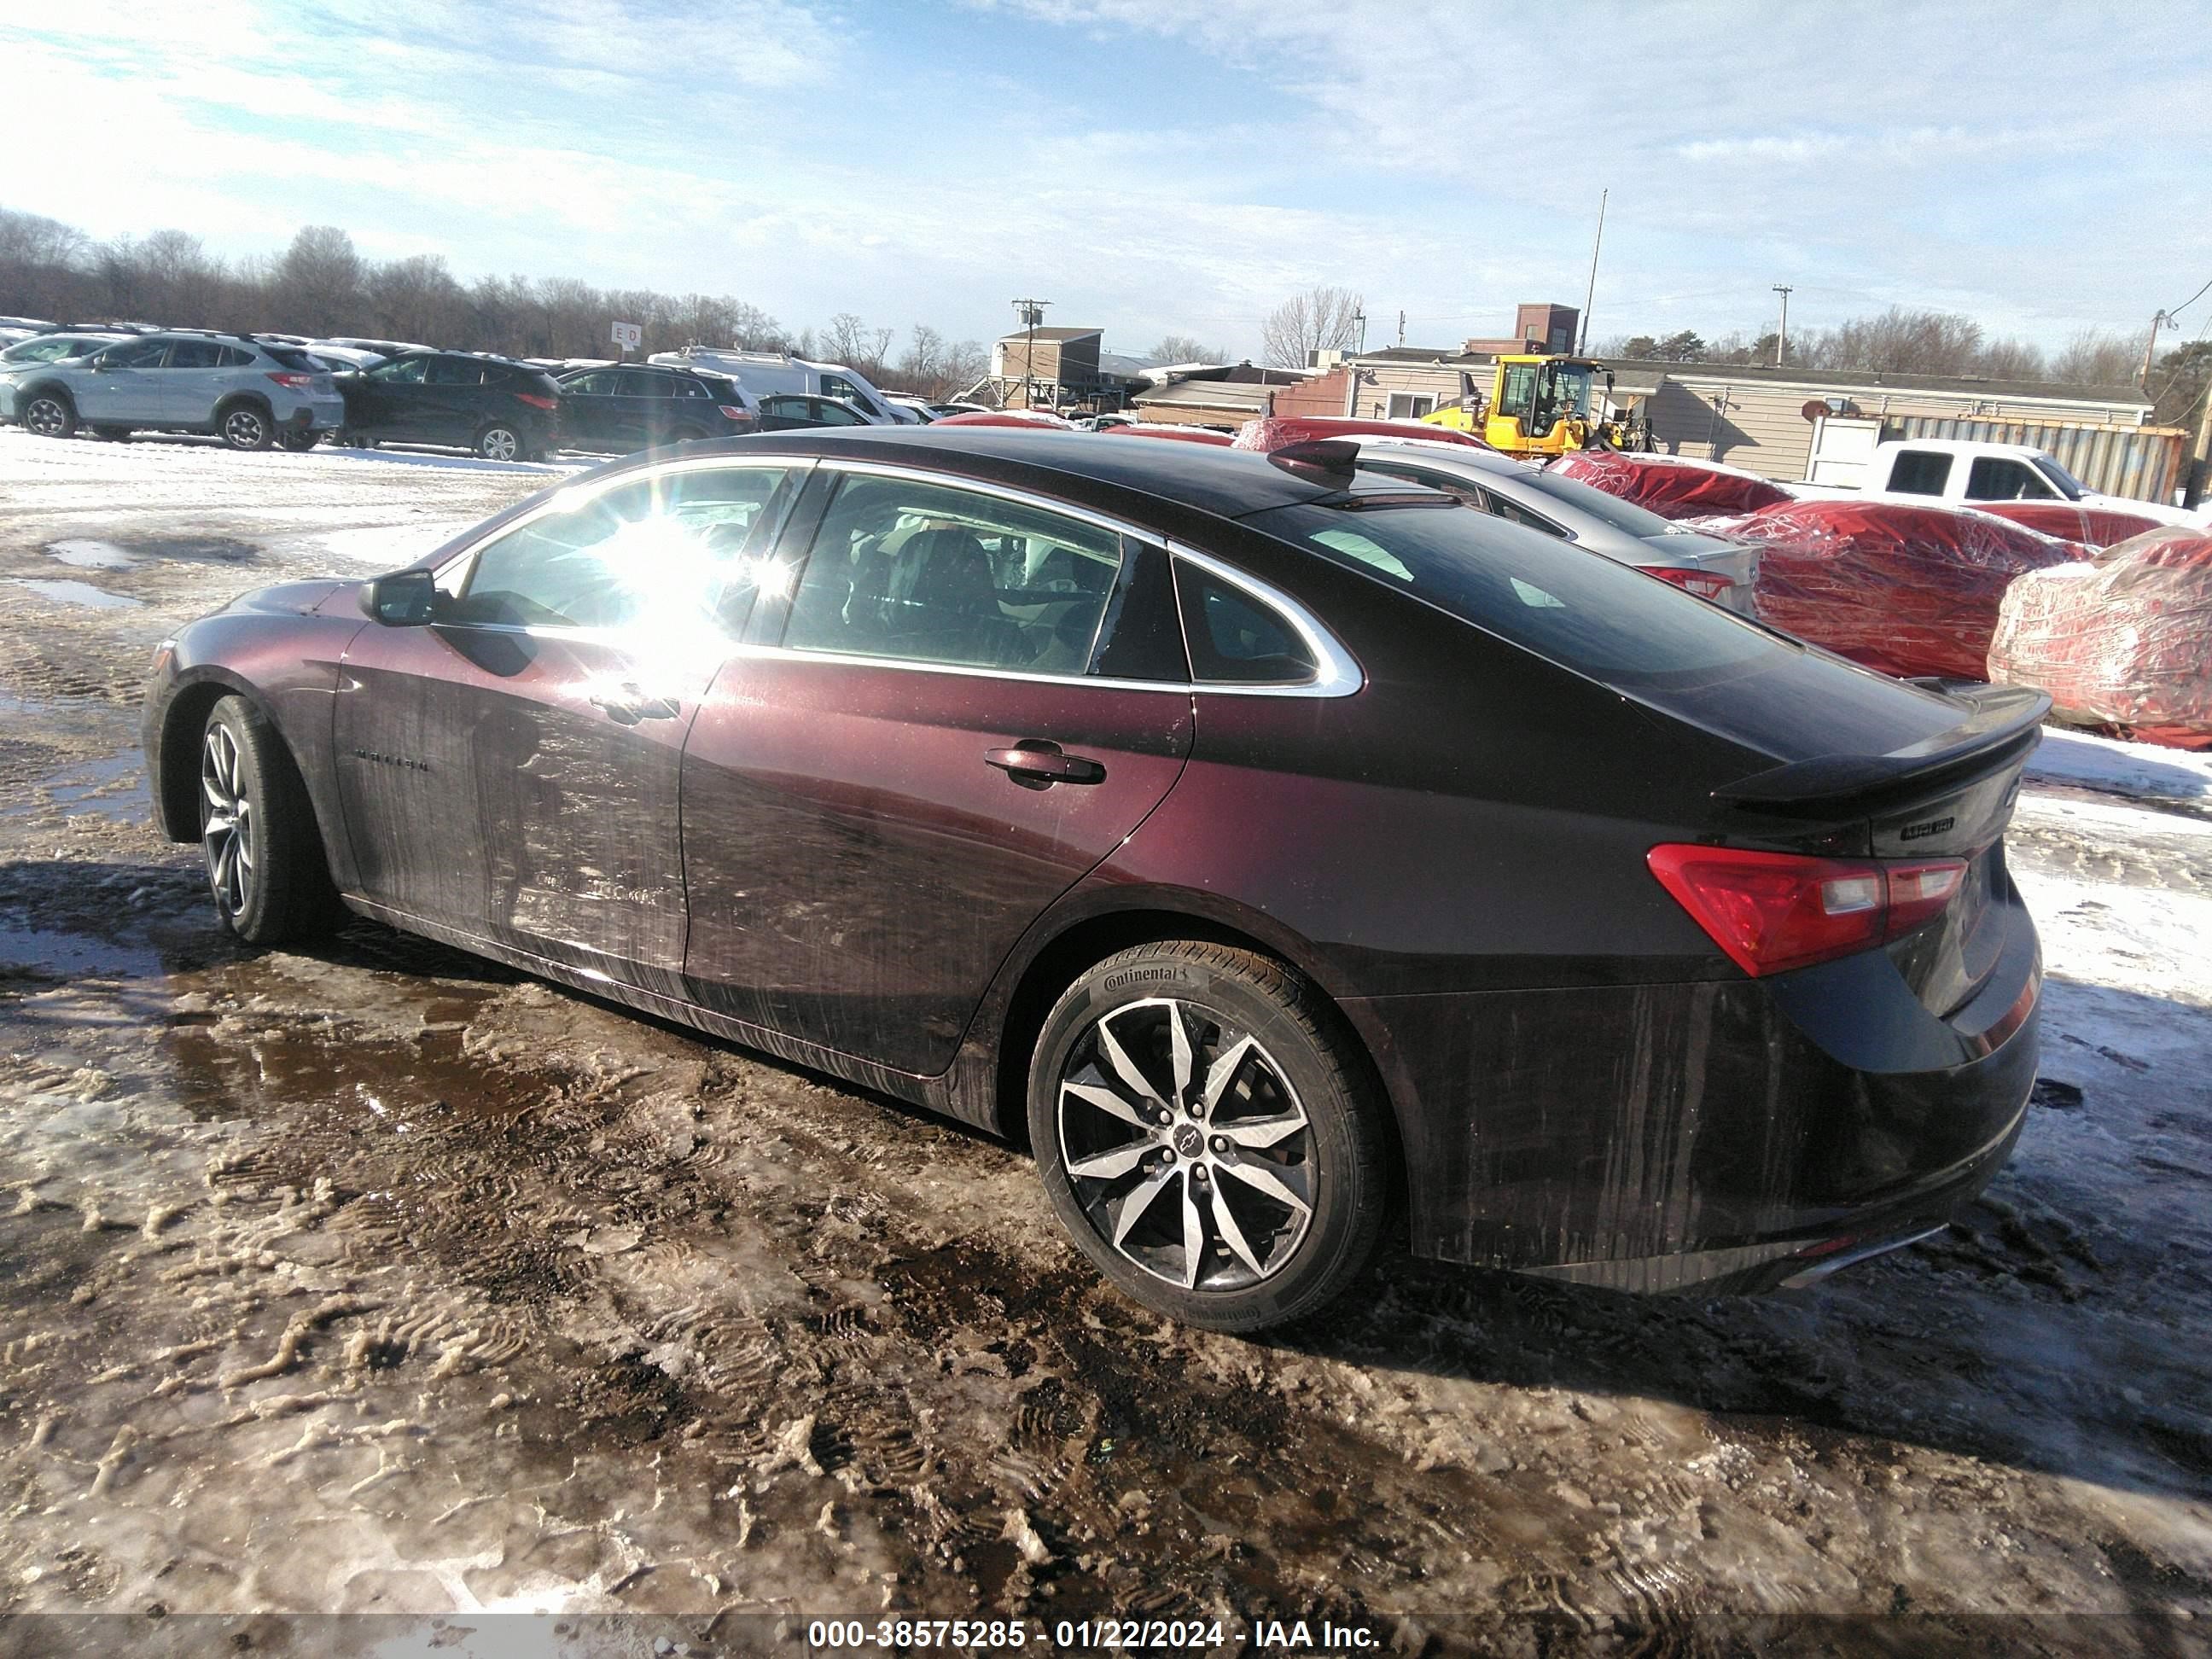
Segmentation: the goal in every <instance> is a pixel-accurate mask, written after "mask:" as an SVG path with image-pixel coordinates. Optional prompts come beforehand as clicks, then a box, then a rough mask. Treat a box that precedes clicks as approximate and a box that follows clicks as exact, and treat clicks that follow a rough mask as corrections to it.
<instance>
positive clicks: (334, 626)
mask: <svg viewBox="0 0 2212 1659" xmlns="http://www.w3.org/2000/svg"><path fill="white" fill-rule="evenodd" d="M339 586H340V585H339V584H336V583H329V584H321V583H318V584H306V583H296V584H288V585H287V586H284V587H283V588H276V589H270V590H267V591H266V592H265V593H264V594H257V595H252V596H248V598H247V599H243V600H240V601H239V602H237V603H236V604H234V605H233V606H232V608H230V609H229V610H227V611H218V612H216V614H215V615H214V616H211V617H202V618H201V619H200V620H199V621H197V622H196V623H191V624H190V625H189V626H188V627H186V628H185V629H183V630H182V631H181V632H179V634H178V635H177V636H176V639H175V640H174V641H173V642H172V643H171V645H170V647H169V650H170V659H169V661H168V663H167V665H166V666H165V667H163V668H162V669H161V670H160V671H157V672H156V674H155V679H154V682H153V683H152V684H149V686H148V688H147V696H146V713H145V718H144V725H143V742H144V745H145V754H146V762H147V767H148V769H149V772H150V773H151V774H152V783H153V794H154V801H155V822H156V823H157V824H158V825H159V827H160V828H161V831H162V833H163V834H164V835H167V836H168V837H169V838H170V839H172V840H173V841H193V840H197V838H198V835H199V823H198V811H197V799H198V798H197V777H198V754H199V737H200V732H201V730H202V728H203V727H204V726H205V724H206V721H207V716H208V711H209V710H210V709H211V708H214V706H215V705H216V702H219V701H220V700H221V699H222V697H223V696H225V695H227V694H229V693H236V694H237V695H239V696H244V697H246V698H247V699H248V700H249V701H251V702H252V703H253V705H254V706H255V707H256V708H258V709H259V710H260V711H261V712H262V713H263V714H264V715H266V716H267V717H268V719H269V721H270V724H271V725H272V726H275V727H276V732H277V735H278V736H279V737H281V738H283V740H284V746H285V748H286V750H288V751H289V753H290V755H291V757H292V761H293V763H294V764H295V766H296V767H298V769H299V771H300V777H301V781H302V782H303V783H304V784H305V785H306V787H307V799H309V801H310V802H311V803H313V807H314V811H315V821H316V825H317V827H318V829H319V830H320V832H321V836H322V841H323V846H324V848H325V852H326V854H327V855H328V857H329V860H330V866H331V878H332V879H333V880H334V881H336V882H337V884H338V885H339V886H340V887H341V888H343V887H346V886H348V885H349V884H351V883H352V878H353V872H354V860H353V854H352V848H351V845H350V843H349V841H348V839H347V836H346V829H345V815H344V813H343V810H342V809H341V808H340V805H339V802H338V794H337V765H336V757H335V755H334V753H333V752H332V750H331V733H332V730H333V726H334V724H335V721H334V718H333V715H334V706H335V701H336V698H337V696H338V695H339V693H340V690H341V688H342V685H343V679H342V670H341V668H340V663H341V661H342V659H343V656H344V653H345V648H346V647H347V646H348V645H349V644H350V643H351V642H352V640H353V638H354V636H355V635H356V634H358V633H360V631H361V630H362V629H363V628H365V627H367V626H368V622H367V621H366V620H365V619H364V618H363V617H361V616H360V615H358V614H357V613H356V612H354V611H353V610H352V607H351V606H350V605H348V606H344V607H343V608H341V607H336V606H325V611H328V612H331V613H332V614H324V613H323V612H317V611H312V610H308V611H306V612H305V614H303V603H305V604H307V605H312V604H313V603H315V602H316V598H315V596H314V592H313V590H316V589H319V590H320V593H319V598H320V599H328V598H329V597H331V595H332V594H334V593H336V592H337V591H338V588H339Z"/></svg>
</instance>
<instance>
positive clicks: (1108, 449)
mask: <svg viewBox="0 0 2212 1659" xmlns="http://www.w3.org/2000/svg"><path fill="white" fill-rule="evenodd" d="M791 395H793V396H799V395H804V394H798V393H793V394H791ZM832 401H835V400H834V399H833V400H832ZM685 453H687V454H715V453H729V454H732V455H744V454H760V453H769V454H775V453H787V454H790V453H796V454H819V455H849V456H852V457H854V459H870V460H885V461H894V462H902V463H905V464H907V465H913V466H916V467H929V468H935V469H938V470H940V471H947V472H956V473H960V474H963V475H968V476H973V477H976V478H978V479H981V480H987V481H991V482H1001V483H1017V482H1019V480H1017V479H1016V478H1014V477H1012V476H1010V472H1009V469H1018V470H1021V471H1034V472H1037V473H1044V474H1055V475H1058V477H1060V478H1061V479H1064V480H1071V481H1076V482H1078V483H1091V484H1095V485H1097V486H1099V487H1100V488H1101V490H1102V492H1103V491H1106V490H1111V489H1127V490H1133V491H1135V492H1138V493H1139V494H1142V495H1155V496H1160V497H1164V498H1165V499H1167V500H1169V501H1174V502H1176V503H1177V504H1179V505H1182V506H1184V507H1195V508H1198V509H1199V510H1200V511H1202V512H1206V513H1215V514H1218V515H1219V516H1221V517H1223V518H1232V519H1233V518H1242V517H1244V516H1245V515H1247V514H1249V513H1263V512H1266V511H1267V510H1268V509H1269V508H1271V507H1291V506H1295V505H1297V504H1298V503H1299V502H1302V501H1319V500H1322V498H1324V497H1326V496H1329V495H1339V494H1340V493H1341V492H1342V489H1343V488H1344V485H1343V484H1342V483H1341V482H1337V481H1316V479H1315V478H1314V477H1311V476H1310V475H1309V476H1304V477H1302V476H1300V475H1299V474H1298V473H1297V472H1293V471H1288V470H1286V469H1285V468H1284V467H1282V466H1279V465H1275V464H1274V463H1273V462H1272V461H1270V460H1269V459H1268V458H1267V456H1265V455H1262V454H1260V453H1256V452H1255V451H1252V450H1245V449H1223V448H1218V447H1215V446H1213V445H1211V444H1173V443H1149V444H1144V443H1127V442H1121V443H1116V442H1115V441H1113V440H1111V439H1109V438H1107V437H1104V436H1103V435H1100V434H1098V433H1095V432H1068V431H1060V430H1057V429H1055V428H1049V427H1039V428H1036V429H1034V430H1030V429H1024V428H1015V427H991V426H969V427H951V428H947V427H945V426H942V425H939V424H932V425H929V426H868V427H828V428H812V429H809V430H805V431H799V432H777V433H767V434H763V435H758V436H753V437H744V438H726V439H720V440H715V441H709V442H708V443H704V444H698V445H691V446H687V447H686V452H685ZM639 465H644V463H642V462H641V463H639ZM1370 479H1371V481H1372V482H1371V484H1370V488H1371V489H1374V490H1375V491H1376V493H1382V492H1383V491H1384V490H1387V491H1388V492H1389V493H1391V494H1404V493H1407V489H1408V486H1407V485H1406V484H1404V483H1401V482H1400V481H1398V480H1395V479H1392V480H1387V481H1386V480H1384V479H1383V477H1381V475H1370ZM1034 482H1036V483H1045V482H1046V481H1045V480H1043V479H1037V480H1035V481H1034ZM1413 488H1416V489H1418V486H1414V487H1413ZM1073 493H1074V494H1077V495H1080V494H1082V493H1083V492H1082V491H1081V490H1080V489H1078V490H1076V491H1074V492H1073Z"/></svg>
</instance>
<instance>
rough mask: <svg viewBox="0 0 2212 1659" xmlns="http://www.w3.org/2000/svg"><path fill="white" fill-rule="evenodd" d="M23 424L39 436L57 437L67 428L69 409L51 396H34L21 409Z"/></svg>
mask: <svg viewBox="0 0 2212 1659" xmlns="http://www.w3.org/2000/svg"><path fill="white" fill-rule="evenodd" d="M23 424H24V426H26V427H27V428H29V429H30V430H31V431H32V432H33V433H36V434H37V435H39V436H40V437H41V438H58V437H60V436H61V435H62V434H63V433H64V431H66V430H67V429H68V427H69V410H65V409H64V408H63V407H62V406H61V404H60V403H59V402H58V400H57V399H55V398H33V399H32V400H31V406H30V407H29V408H28V409H27V410H24V411H23Z"/></svg>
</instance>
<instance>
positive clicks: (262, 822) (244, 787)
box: [199, 696, 340, 945]
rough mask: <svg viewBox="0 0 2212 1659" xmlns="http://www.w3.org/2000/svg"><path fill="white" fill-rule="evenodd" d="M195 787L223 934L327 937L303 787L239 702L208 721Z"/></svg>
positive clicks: (257, 938)
mask: <svg viewBox="0 0 2212 1659" xmlns="http://www.w3.org/2000/svg"><path fill="white" fill-rule="evenodd" d="M199 784H200V848H201V851H202V854H203V855H204V863H205V866H206V869H207V878H208V886H209V889H210V891H211V892H212V894H213V895H214V897H215V908H216V915H218V916H220V917H221V918H222V923H223V925H224V926H225V927H228V928H229V929H230V930H231V932H233V933H236V934H237V935H238V936H239V937H240V939H245V940H246V941H247V942H248V943H250V944H253V945H280V944H283V943H284V942H285V941H287V940H289V939H302V938H306V937H308V936H310V935H313V934H315V933H322V932H325V931H327V930H328V928H329V927H330V926H331V923H332V922H333V921H335V920H336V919H337V916H338V915H339V914H340V911H339V907H338V904H337V894H336V893H335V892H334V891H333V890H332V889H331V878H330V866H328V864H327V863H325V860H324V857H323V845H322V838H321V835H320V833H319V831H318V830H317V829H316V827H315V813H314V808H313V805H310V804H309V802H308V799H307V786H306V785H304V784H303V783H301V781H300V773H299V769H298V768H297V767H295V765H294V764H293V763H292V757H291V755H290V753H289V751H288V750H286V749H285V747H284V743H283V738H279V737H278V736H277V735H276V728H275V727H274V726H271V725H270V723H269V720H268V718H267V717H266V716H265V715H264V714H262V713H261V711H260V710H259V709H258V708H255V707H254V706H253V705H252V703H250V702H247V701H246V699H245V698H244V697H240V696H228V697H225V698H223V699H222V701H221V702H218V703H216V706H215V707H214V708H212V709H211V710H210V711H209V714H208V721H207V726H206V727H205V728H204V731H203V732H201V734H200V749H199Z"/></svg>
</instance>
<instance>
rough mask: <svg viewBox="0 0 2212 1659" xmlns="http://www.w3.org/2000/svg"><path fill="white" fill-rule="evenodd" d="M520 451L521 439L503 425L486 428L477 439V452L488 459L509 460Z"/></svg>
mask: <svg viewBox="0 0 2212 1659" xmlns="http://www.w3.org/2000/svg"><path fill="white" fill-rule="evenodd" d="M477 453H478V454H479V455H481V456H483V458H484V459H486V460H488V461H511V460H513V459H514V458H515V457H516V456H517V455H519V454H520V453H522V440H521V439H520V438H518V437H516V436H515V435H514V434H513V432H511V431H509V430H508V429H507V428H506V427H503V426H495V427H490V428H486V430H485V432H484V435H483V437H481V438H479V439H477Z"/></svg>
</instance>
